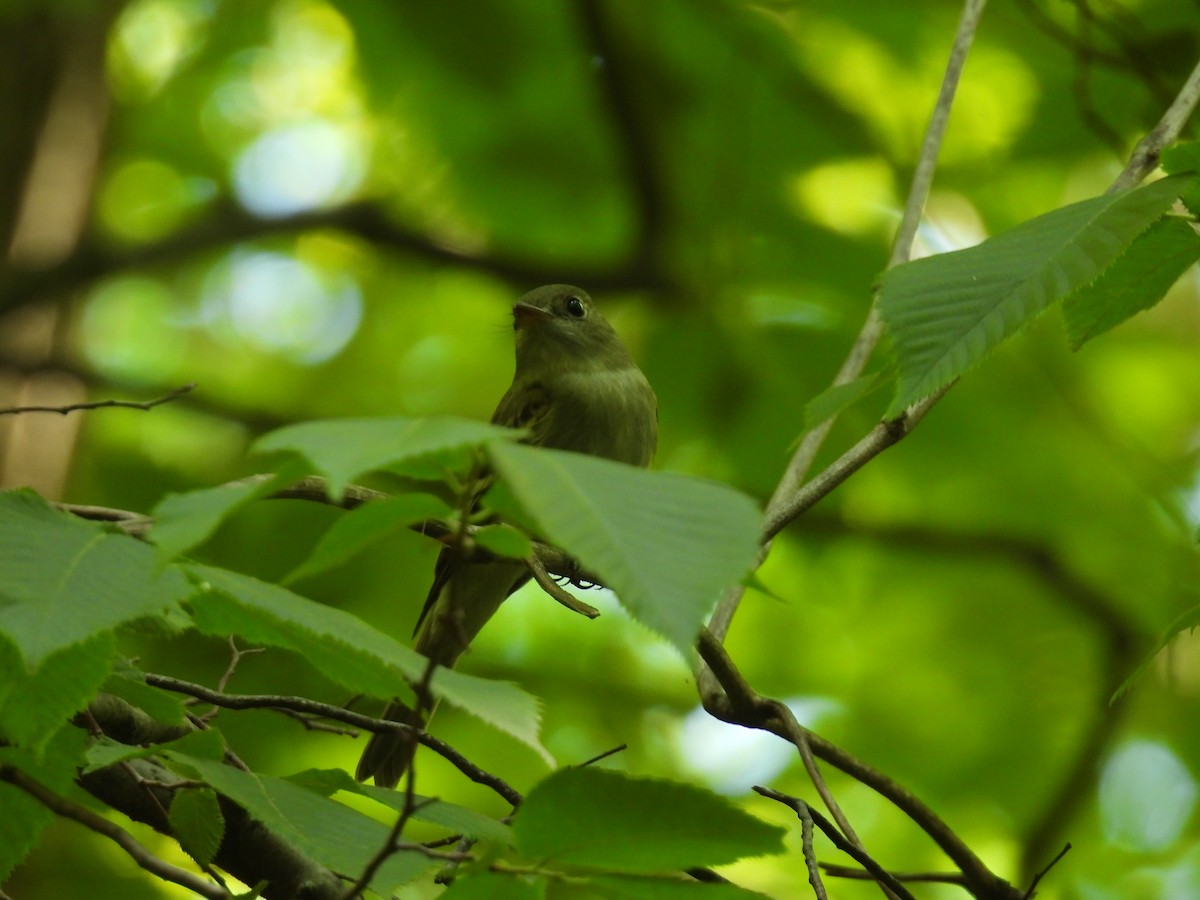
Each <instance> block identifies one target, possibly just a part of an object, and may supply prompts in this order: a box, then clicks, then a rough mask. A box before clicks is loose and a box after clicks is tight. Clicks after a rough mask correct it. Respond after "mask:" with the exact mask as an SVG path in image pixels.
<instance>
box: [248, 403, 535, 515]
mask: <svg viewBox="0 0 1200 900" xmlns="http://www.w3.org/2000/svg"><path fill="white" fill-rule="evenodd" d="M513 433H514V432H512V431H511V430H510V429H506V428H497V427H496V426H494V425H486V424H484V423H482V422H472V421H468V420H463V419H453V418H449V417H442V418H428V419H335V420H331V421H326V422H304V423H301V424H299V425H289V426H288V427H287V428H281V429H280V430H278V431H274V432H272V433H271V434H269V435H267V436H266V437H263V438H260V439H259V440H258V441H257V442H256V443H255V444H254V450H255V451H256V452H258V453H277V452H287V453H293V454H298V455H299V456H302V457H303V458H304V459H305V460H307V461H308V462H309V463H311V464H312V466H313V468H314V469H315V470H316V472H317V473H318V474H321V475H324V476H325V477H326V478H328V479H329V493H330V495H331V496H332V497H334V498H335V499H336V498H338V497H340V496H341V492H342V489H343V488H344V487H345V486H346V485H347V484H348V483H350V482H351V481H353V480H354V479H355V478H357V477H359V476H361V475H363V474H365V473H367V472H370V471H374V470H377V469H389V470H393V471H405V466H406V465H412V464H414V463H417V464H419V463H421V462H423V461H427V460H429V459H430V458H437V457H442V458H445V459H446V460H447V467H448V468H452V464H451V461H452V460H454V459H455V454H456V452H457V451H462V450H466V449H469V448H470V447H473V446H476V445H478V444H480V443H482V442H483V441H486V440H488V439H491V438H497V437H503V436H505V435H511V434H513Z"/></svg>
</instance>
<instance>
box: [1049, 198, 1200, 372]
mask: <svg viewBox="0 0 1200 900" xmlns="http://www.w3.org/2000/svg"><path fill="white" fill-rule="evenodd" d="M1197 259H1200V234H1197V233H1196V229H1195V228H1193V227H1192V226H1191V225H1190V224H1189V223H1188V221H1187V220H1186V219H1180V218H1177V217H1175V216H1167V217H1165V218H1163V219H1160V220H1159V221H1158V222H1155V223H1154V224H1153V225H1151V226H1150V227H1149V228H1148V229H1146V231H1145V232H1143V233H1142V235H1141V236H1140V237H1138V239H1137V240H1136V241H1135V242H1134V243H1133V245H1132V246H1131V247H1130V248H1129V251H1128V252H1127V253H1126V254H1125V255H1124V256H1122V257H1120V258H1119V259H1117V260H1116V262H1114V263H1113V264H1112V265H1111V266H1109V267H1108V268H1107V269H1105V270H1104V272H1103V273H1102V274H1101V275H1100V277H1099V278H1097V279H1096V280H1095V281H1094V282H1092V283H1091V284H1088V285H1084V286H1083V287H1082V288H1080V289H1079V290H1077V291H1075V293H1073V294H1071V295H1070V296H1069V297H1067V299H1066V300H1065V301H1064V302H1063V315H1064V317H1065V318H1066V322H1067V338H1068V340H1069V341H1070V342H1071V349H1072V350H1078V349H1079V348H1080V347H1081V346H1082V345H1083V344H1085V343H1086V342H1087V341H1090V340H1091V339H1092V338H1094V337H1097V336H1098V335H1100V334H1103V333H1104V332H1106V331H1108V330H1109V329H1110V328H1113V327H1115V326H1117V325H1119V324H1121V323H1122V322H1124V321H1125V320H1126V319H1128V318H1129V317H1130V316H1132V315H1134V314H1136V313H1139V312H1141V311H1142V310H1146V309H1149V308H1150V307H1152V306H1154V304H1156V303H1158V301H1159V300H1161V299H1162V298H1163V296H1164V295H1165V294H1166V292H1167V291H1168V290H1169V289H1170V288H1171V285H1173V284H1174V283H1175V282H1176V281H1178V280H1179V276H1180V275H1182V274H1183V273H1184V271H1185V270H1186V269H1187V268H1188V267H1189V266H1191V265H1192V263H1194V262H1196V260H1197Z"/></svg>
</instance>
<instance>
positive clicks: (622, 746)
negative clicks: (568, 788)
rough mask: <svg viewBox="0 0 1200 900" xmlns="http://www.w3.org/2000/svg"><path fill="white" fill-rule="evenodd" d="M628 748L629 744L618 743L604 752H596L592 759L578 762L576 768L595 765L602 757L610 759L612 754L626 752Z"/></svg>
mask: <svg viewBox="0 0 1200 900" xmlns="http://www.w3.org/2000/svg"><path fill="white" fill-rule="evenodd" d="M628 749H629V745H628V744H618V745H617V746H616V747H613V748H612V749H611V750H605V751H604V752H603V753H598V754H596V755H595V756H593V757H592V758H591V759H585V760H584V761H583V762H581V763H576V764H575V766H574V768H576V769H582V768H584V767H586V766H594V765H595V764H596V763H598V762H600V761H601V760H602V759H608V758H609V757H610V756H615V755H616V754H618V753H624V752H625V751H626V750H628Z"/></svg>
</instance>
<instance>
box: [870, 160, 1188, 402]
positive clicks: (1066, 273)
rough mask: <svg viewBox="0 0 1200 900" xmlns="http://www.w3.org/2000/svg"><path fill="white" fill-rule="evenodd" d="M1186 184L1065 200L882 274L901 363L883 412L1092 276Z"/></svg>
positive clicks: (936, 383) (945, 378) (928, 387)
mask: <svg viewBox="0 0 1200 900" xmlns="http://www.w3.org/2000/svg"><path fill="white" fill-rule="evenodd" d="M1193 181H1194V178H1193V177H1192V176H1171V177H1169V178H1164V179H1162V180H1161V181H1156V182H1153V183H1152V184H1148V185H1145V186H1143V187H1140V188H1137V189H1136V190H1132V191H1128V192H1126V193H1123V194H1113V195H1111V196H1104V197H1096V198H1094V199H1091V200H1085V201H1083V202H1082V203H1074V204H1072V205H1070V206H1066V207H1063V208H1062V209H1058V210H1055V211H1054V212H1051V213H1047V214H1046V215H1043V216H1039V217H1037V218H1036V219H1032V220H1030V221H1029V222H1026V223H1024V224H1023V225H1019V226H1017V227H1016V228H1014V229H1012V230H1011V231H1008V232H1006V233H1004V234H1001V235H998V236H997V237H994V238H991V239H990V240H987V241H984V242H983V243H982V244H979V245H978V246H976V247H970V248H968V249H966V250H958V251H955V252H953V253H943V254H940V255H938V256H931V257H929V258H927V259H919V260H916V261H915V262H911V263H908V264H907V265H903V266H897V267H896V268H894V269H892V270H890V271H889V272H887V273H885V274H884V276H883V279H882V286H881V289H880V298H879V310H880V313H881V314H882V316H883V320H884V323H885V324H886V325H887V328H888V331H889V332H890V333H891V335H892V338H893V346H894V347H895V350H896V360H897V363H898V366H899V370H900V379H899V384H898V386H897V391H896V397H895V399H894V400H893V401H892V405H891V407H890V408H889V409H888V412H887V415H889V416H893V415H897V414H899V413H900V412H902V411H903V410H904V409H905V408H906V407H908V406H909V405H910V404H912V403H915V402H916V401H917V400H920V399H921V398H922V397H924V396H926V395H928V394H930V393H932V392H933V391H935V390H937V389H938V388H939V387H942V386H943V385H945V384H948V383H949V382H951V381H953V380H954V379H955V378H957V377H958V376H960V375H962V374H963V373H964V372H966V371H967V370H968V369H970V368H971V367H972V366H974V365H975V364H976V363H978V362H979V361H980V360H982V359H983V358H984V357H985V356H986V355H987V354H988V353H989V352H990V351H991V350H992V349H994V348H995V347H996V346H997V345H998V344H999V343H1000V342H1001V341H1003V340H1004V339H1005V338H1008V337H1010V336H1011V335H1013V334H1014V333H1016V332H1017V331H1018V330H1019V329H1020V328H1022V327H1023V326H1024V325H1026V324H1027V323H1028V322H1030V321H1031V320H1032V319H1033V318H1034V317H1036V316H1037V315H1038V314H1039V313H1041V312H1042V311H1043V310H1045V309H1046V308H1047V307H1048V306H1049V305H1050V304H1052V303H1054V302H1055V301H1057V300H1059V299H1061V298H1062V297H1064V296H1066V295H1067V294H1069V293H1071V291H1073V290H1076V289H1078V288H1080V287H1082V286H1083V285H1086V284H1088V283H1089V282H1090V281H1092V280H1093V279H1094V278H1096V276H1097V275H1099V274H1100V273H1101V272H1102V271H1104V269H1106V268H1107V267H1108V266H1109V265H1110V264H1111V263H1112V262H1113V260H1115V259H1116V258H1117V257H1119V256H1120V255H1121V254H1122V253H1124V252H1125V250H1126V249H1127V248H1128V247H1129V245H1130V244H1131V243H1132V242H1133V240H1134V239H1135V238H1136V237H1137V236H1138V235H1139V234H1141V233H1142V232H1143V231H1145V230H1146V229H1147V228H1149V227H1150V226H1151V225H1152V224H1153V223H1154V222H1155V221H1157V220H1158V219H1159V218H1161V217H1162V215H1163V213H1165V212H1166V211H1167V209H1168V208H1169V207H1170V206H1171V204H1172V203H1173V202H1174V201H1175V199H1176V198H1178V197H1179V196H1180V195H1181V194H1182V193H1183V192H1184V191H1185V190H1186V189H1187V187H1188V185H1190V184H1191V183H1192V182H1193Z"/></svg>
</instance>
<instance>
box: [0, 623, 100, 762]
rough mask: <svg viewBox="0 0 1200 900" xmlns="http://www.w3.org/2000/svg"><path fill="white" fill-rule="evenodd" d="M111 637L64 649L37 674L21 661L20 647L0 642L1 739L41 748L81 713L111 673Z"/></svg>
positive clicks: (91, 640)
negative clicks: (18, 651)
mask: <svg viewBox="0 0 1200 900" xmlns="http://www.w3.org/2000/svg"><path fill="white" fill-rule="evenodd" d="M113 645H114V641H113V637H112V635H111V634H109V633H101V634H98V635H96V636H95V637H93V638H91V639H90V640H86V641H83V642H81V643H78V644H74V645H72V646H70V647H64V648H63V649H62V650H59V651H57V652H56V653H53V654H52V655H51V656H50V657H49V658H48V659H46V660H45V662H44V663H43V664H42V665H40V666H38V668H37V669H35V670H33V671H30V669H29V667H28V666H25V665H23V664H22V662H21V658H20V655H19V654H18V653H17V652H16V648H15V647H13V645H12V644H11V643H9V642H8V641H7V640H4V639H0V736H3V737H4V738H5V739H7V740H9V741H12V742H13V743H16V744H20V745H22V746H26V747H31V748H34V749H40V748H41V747H43V746H44V745H45V743H46V741H48V740H50V738H52V737H53V736H54V735H55V734H56V733H57V732H58V731H59V730H61V729H62V728H63V727H64V723H66V722H67V720H68V719H70V718H71V716H73V715H74V714H75V713H77V712H79V710H81V709H83V708H84V707H85V706H87V705H88V703H89V702H90V701H91V699H92V698H93V697H95V696H96V692H97V691H98V690H99V689H100V686H101V685H102V684H103V683H104V680H105V679H106V678H107V677H108V674H109V672H110V671H112V666H113V658H114V649H113Z"/></svg>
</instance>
